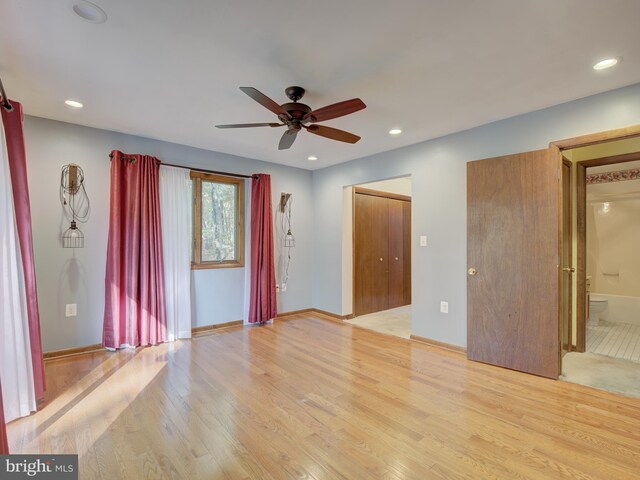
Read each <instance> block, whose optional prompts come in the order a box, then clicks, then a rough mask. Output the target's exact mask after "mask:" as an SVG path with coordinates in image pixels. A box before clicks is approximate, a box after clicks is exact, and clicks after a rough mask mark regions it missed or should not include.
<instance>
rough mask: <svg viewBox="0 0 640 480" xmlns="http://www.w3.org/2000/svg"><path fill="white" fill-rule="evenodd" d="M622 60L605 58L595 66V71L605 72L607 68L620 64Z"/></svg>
mask: <svg viewBox="0 0 640 480" xmlns="http://www.w3.org/2000/svg"><path fill="white" fill-rule="evenodd" d="M620 60H621V58H620V57H611V58H605V59H602V60H600V61H599V62H597V63H594V64H593V69H594V70H604V69H606V68H611V67H613V66H615V65H617V64H618V62H620Z"/></svg>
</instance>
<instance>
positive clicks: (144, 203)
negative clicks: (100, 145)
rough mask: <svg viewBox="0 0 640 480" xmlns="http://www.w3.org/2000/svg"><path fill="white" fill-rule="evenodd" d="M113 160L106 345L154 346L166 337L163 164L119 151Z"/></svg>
mask: <svg viewBox="0 0 640 480" xmlns="http://www.w3.org/2000/svg"><path fill="white" fill-rule="evenodd" d="M111 157H112V159H111V205H110V213H109V239H108V244H107V274H106V279H105V306H104V331H103V336H102V344H103V345H104V346H105V347H112V348H119V347H121V346H122V345H129V346H132V347H133V346H140V345H155V344H157V343H161V342H164V341H165V340H166V338H167V321H166V311H165V301H164V267H163V265H164V262H163V258H162V228H161V223H160V195H159V180H158V178H159V171H160V161H159V160H158V159H157V158H155V157H150V156H147V155H128V154H124V153H122V152H119V151H113V152H112V153H111Z"/></svg>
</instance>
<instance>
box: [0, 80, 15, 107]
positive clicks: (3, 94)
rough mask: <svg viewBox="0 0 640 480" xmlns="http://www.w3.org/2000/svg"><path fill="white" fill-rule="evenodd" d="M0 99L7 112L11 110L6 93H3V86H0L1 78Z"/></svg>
mask: <svg viewBox="0 0 640 480" xmlns="http://www.w3.org/2000/svg"><path fill="white" fill-rule="evenodd" d="M0 97H2V103H0V105H2V106H3V107H4V109H5V110H6V111H7V112H10V111H11V110H13V105H11V104H10V103H9V97H7V93H6V92H5V91H4V85H2V78H0Z"/></svg>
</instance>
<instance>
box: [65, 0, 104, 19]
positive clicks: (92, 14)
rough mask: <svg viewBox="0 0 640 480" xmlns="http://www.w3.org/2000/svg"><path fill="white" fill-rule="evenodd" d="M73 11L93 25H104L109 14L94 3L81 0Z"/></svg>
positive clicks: (74, 6)
mask: <svg viewBox="0 0 640 480" xmlns="http://www.w3.org/2000/svg"><path fill="white" fill-rule="evenodd" d="M73 11H74V12H75V13H76V15H78V16H79V17H80V18H83V19H84V20H86V21H87V22H91V23H104V22H106V21H107V14H106V13H105V11H104V10H102V9H101V8H100V7H99V6H97V5H96V4H94V3H91V2H87V1H86V0H80V1H78V2H75V3H74V4H73Z"/></svg>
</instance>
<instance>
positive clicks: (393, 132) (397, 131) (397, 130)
mask: <svg viewBox="0 0 640 480" xmlns="http://www.w3.org/2000/svg"><path fill="white" fill-rule="evenodd" d="M401 133H402V130H400V129H399V128H392V129H391V130H389V134H390V135H400V134H401Z"/></svg>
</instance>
